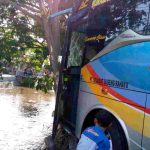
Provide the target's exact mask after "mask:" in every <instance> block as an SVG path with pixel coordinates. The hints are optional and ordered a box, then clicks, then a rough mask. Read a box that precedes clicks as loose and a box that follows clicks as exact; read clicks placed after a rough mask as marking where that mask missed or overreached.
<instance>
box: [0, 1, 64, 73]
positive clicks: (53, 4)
mask: <svg viewBox="0 0 150 150" xmlns="http://www.w3.org/2000/svg"><path fill="white" fill-rule="evenodd" d="M59 2H60V0H54V1H52V0H0V5H1V10H0V12H1V17H2V18H3V19H1V23H4V22H5V21H6V20H7V23H8V22H9V23H10V24H12V23H14V24H15V23H16V25H18V24H17V21H16V20H17V18H20V16H22V17H24V18H27V20H28V21H29V20H30V21H29V22H30V24H32V25H34V28H33V29H32V30H34V31H36V29H37V28H40V30H41V34H40V35H39V32H38V35H37V36H40V37H42V38H44V39H45V40H46V42H47V46H48V49H49V54H50V62H51V65H52V68H53V71H54V72H55V73H56V72H57V71H58V68H59V64H58V61H57V57H58V55H59V54H60V51H61V43H60V22H59V18H58V17H57V18H54V19H52V20H48V15H49V14H52V13H55V12H57V11H58V10H59ZM4 10H7V12H6V11H4ZM4 12H5V13H4ZM27 20H25V21H27ZM29 22H28V23H29ZM26 23H27V22H26ZM26 31H27V30H26V28H25V29H24V32H26ZM34 33H35V34H36V32H34ZM20 38H22V40H23V39H26V37H20Z"/></svg>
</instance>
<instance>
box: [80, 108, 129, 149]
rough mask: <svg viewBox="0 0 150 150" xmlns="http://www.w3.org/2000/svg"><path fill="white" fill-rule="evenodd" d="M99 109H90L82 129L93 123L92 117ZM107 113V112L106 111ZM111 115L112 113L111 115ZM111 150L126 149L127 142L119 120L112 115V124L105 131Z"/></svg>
mask: <svg viewBox="0 0 150 150" xmlns="http://www.w3.org/2000/svg"><path fill="white" fill-rule="evenodd" d="M98 111H99V109H94V110H92V111H91V112H90V113H89V114H88V115H87V117H86V118H85V121H84V124H83V127H82V131H84V129H86V128H87V127H90V126H93V125H94V117H95V115H96V113H97V112H98ZM108 113H109V112H108ZM112 116H113V115H112ZM107 136H109V137H110V144H111V145H112V149H113V150H128V149H129V148H128V142H127V139H126V136H125V133H124V131H123V129H122V127H121V125H120V123H119V121H118V120H117V119H116V118H115V117H114V116H113V121H112V126H111V127H110V128H109V129H108V131H107Z"/></svg>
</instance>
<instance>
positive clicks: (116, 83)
mask: <svg viewBox="0 0 150 150" xmlns="http://www.w3.org/2000/svg"><path fill="white" fill-rule="evenodd" d="M90 81H91V82H92V83H96V84H100V85H102V86H103V85H107V86H110V87H116V88H122V89H128V82H123V81H117V80H110V79H99V78H95V77H90Z"/></svg>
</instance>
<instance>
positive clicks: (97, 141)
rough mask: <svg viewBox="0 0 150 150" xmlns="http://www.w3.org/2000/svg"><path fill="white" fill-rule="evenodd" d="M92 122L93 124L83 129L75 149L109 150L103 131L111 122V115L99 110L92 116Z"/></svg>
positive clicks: (108, 143)
mask: <svg viewBox="0 0 150 150" xmlns="http://www.w3.org/2000/svg"><path fill="white" fill-rule="evenodd" d="M94 123H95V126H92V127H88V128H87V129H85V130H84V131H83V133H82V135H81V138H80V140H79V143H78V145H77V149H76V150H110V142H109V140H108V138H107V136H106V135H105V131H106V129H107V128H108V127H110V126H111V124H112V115H111V114H109V113H108V112H106V111H105V110H100V111H99V112H98V113H97V114H96V116H95V118H94Z"/></svg>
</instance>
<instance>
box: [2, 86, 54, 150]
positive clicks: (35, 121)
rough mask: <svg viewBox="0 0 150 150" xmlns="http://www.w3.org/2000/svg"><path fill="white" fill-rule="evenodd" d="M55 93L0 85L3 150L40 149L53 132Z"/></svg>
mask: <svg viewBox="0 0 150 150" xmlns="http://www.w3.org/2000/svg"><path fill="white" fill-rule="evenodd" d="M54 106H55V96H54V94H53V93H51V94H44V93H42V92H37V91H36V90H33V89H28V88H21V87H8V88H0V150H40V149H41V145H42V144H43V141H44V138H45V137H46V136H48V135H49V134H50V133H51V129H52V122H53V118H52V111H53V110H54Z"/></svg>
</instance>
